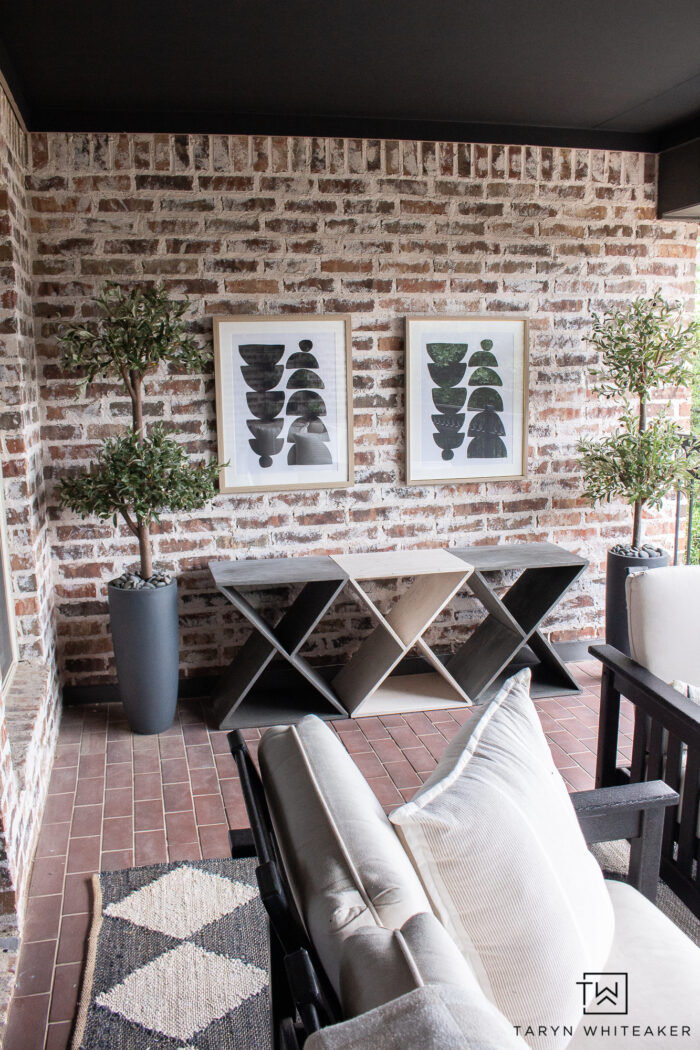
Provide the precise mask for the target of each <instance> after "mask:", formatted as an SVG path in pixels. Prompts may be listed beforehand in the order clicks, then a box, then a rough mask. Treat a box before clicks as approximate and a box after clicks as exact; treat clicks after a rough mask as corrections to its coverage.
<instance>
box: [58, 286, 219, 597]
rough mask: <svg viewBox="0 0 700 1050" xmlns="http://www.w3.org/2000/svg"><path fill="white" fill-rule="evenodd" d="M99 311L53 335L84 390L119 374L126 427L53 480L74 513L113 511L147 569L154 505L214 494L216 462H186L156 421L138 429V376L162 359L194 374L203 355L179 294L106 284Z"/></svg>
mask: <svg viewBox="0 0 700 1050" xmlns="http://www.w3.org/2000/svg"><path fill="white" fill-rule="evenodd" d="M94 302H95V303H96V304H97V306H98V308H99V312H100V316H99V317H98V319H97V320H96V321H95V322H94V323H90V324H87V323H82V324H74V325H71V326H69V327H68V328H66V330H65V331H64V332H63V333H62V335H61V337H60V343H61V348H62V350H63V363H64V366H65V367H66V368H69V369H75V370H80V371H81V372H82V376H83V378H82V380H81V382H80V390H81V392H82V393H83V394H84V393H85V390H86V389H87V388H88V387H89V385H90V383H92V382H93V380H95V379H97V378H101V379H107V380H109V379H119V380H121V382H122V383H123V384H124V388H125V390H126V392H127V394H128V395H129V398H130V400H131V413H132V425H131V428H130V429H129V431H128V432H127V433H126V434H124V435H123V436H120V437H116V438H111V439H108V440H106V441H105V443H104V445H103V447H102V449H101V451H100V452H99V454H98V456H97V459H96V462H95V463H94V465H93V466H92V467H91V468H90V469H89V470H87V471H83V472H82V473H80V474H77V475H76V476H74V477H70V478H64V479H63V480H62V482H61V504H62V505H63V506H66V507H69V508H70V509H71V510H73V511H76V512H77V513H79V514H80V515H81V516H82V517H86V516H88V515H90V514H94V515H96V516H97V517H98V518H101V519H103V520H104V519H107V518H112V520H113V521H114V524H115V525H116V524H117V519H118V516H121V517H122V518H123V519H124V521H125V522H126V524H127V526H128V528H129V530H130V531H131V532H132V533H133V535H134V536H135V537H136V538H137V539H138V543H139V552H140V557H141V571H140V575H141V577H142V578H143V579H144V580H148V579H150V577H151V576H152V575H153V558H152V550H151V535H150V529H151V525H152V524H153V522H154V521H158V517H159V514H160V513H161V512H162V511H166V510H169V511H190V510H195V509H196V508H198V507H201V506H203V505H204V504H205V503H207V502H208V501H209V500H210V499H212V498H213V496H214V495H215V493H216V479H217V476H218V471H219V464H218V463H216V462H212V463H197V464H194V463H191V462H190V460H189V459H188V456H187V453H186V451H185V449H184V448H183V447H182V445H180V444H178V442H177V441H175V440H174V439H173V438H172V437H169V436H168V434H167V433H166V431H165V429H164V428H163V426H162V425H161V424H155V425H154V426H153V427H151V428H150V431H149V432H146V430H145V428H144V421H143V393H144V378H145V377H146V376H147V375H148V374H149V373H152V372H154V371H155V370H156V369H157V368H158V366H159V364H160V363H161V361H167V362H170V363H172V364H174V365H175V366H177V367H178V368H180V369H182V371H185V372H201V371H202V370H203V369H204V368H205V367H206V366H207V364H208V362H209V360H210V358H211V353H210V351H209V350H207V349H206V348H203V347H201V346H198V344H197V343H196V342H195V340H194V339H193V338H192V336H191V335H190V334H189V333H188V331H187V322H186V321H185V319H184V315H185V313H186V311H187V309H188V306H189V303H188V301H187V300H184V301H181V300H173V299H170V298H169V297H168V294H167V292H166V290H165V288H164V287H163V286H157V287H146V288H141V287H138V286H137V287H134V288H132V289H130V290H128V291H127V290H125V289H124V288H122V287H121V286H120V285H118V284H115V283H111V282H110V283H108V284H106V285H105V287H104V289H103V290H102V292H101V293H100V295H99V296H97V298H96V299H95V300H94Z"/></svg>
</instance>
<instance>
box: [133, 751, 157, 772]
mask: <svg viewBox="0 0 700 1050" xmlns="http://www.w3.org/2000/svg"><path fill="white" fill-rule="evenodd" d="M133 765H134V773H155V774H156V775H157V776H160V758H159V756H158V752H157V751H136V750H134V762H133Z"/></svg>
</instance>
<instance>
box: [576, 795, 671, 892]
mask: <svg viewBox="0 0 700 1050" xmlns="http://www.w3.org/2000/svg"><path fill="white" fill-rule="evenodd" d="M678 797H679V796H678V792H677V791H674V790H673V789H672V788H670V787H669V786H668V784H665V783H664V781H663V780H649V781H645V782H644V783H641V784H620V785H618V786H616V787H607V788H597V789H596V790H595V791H577V792H575V793H574V794H573V795H572V796H571V801H572V803H573V806H574V809H575V810H576V815H577V816H578V820H579V824H580V825H581V830H582V831H583V834H584V836H585V839H586V842H588V843H593V842H611V841H612V840H614V839H630V840H631V850H630V868H629V875H628V879H629V882H630V883H631V884H632V885H633V886H635V887H636V888H637V889H638V890H639V891H640V893H643V894H644V896H645V897H648V898H649V900H651V901H654V900H655V899H656V888H657V884H658V879H659V865H660V863H661V839H662V835H663V828H664V816H665V813H666V810H667V808H668V807H669V806H674V805H677V803H678Z"/></svg>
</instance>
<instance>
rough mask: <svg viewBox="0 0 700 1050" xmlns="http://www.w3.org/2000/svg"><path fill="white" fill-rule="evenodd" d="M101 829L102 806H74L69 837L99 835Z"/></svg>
mask: <svg viewBox="0 0 700 1050" xmlns="http://www.w3.org/2000/svg"><path fill="white" fill-rule="evenodd" d="M101 827H102V806H101V805H99V806H76V807H75V809H74V810H73V824H72V825H71V835H72V836H73V838H78V837H79V836H80V835H99V833H100V829H101Z"/></svg>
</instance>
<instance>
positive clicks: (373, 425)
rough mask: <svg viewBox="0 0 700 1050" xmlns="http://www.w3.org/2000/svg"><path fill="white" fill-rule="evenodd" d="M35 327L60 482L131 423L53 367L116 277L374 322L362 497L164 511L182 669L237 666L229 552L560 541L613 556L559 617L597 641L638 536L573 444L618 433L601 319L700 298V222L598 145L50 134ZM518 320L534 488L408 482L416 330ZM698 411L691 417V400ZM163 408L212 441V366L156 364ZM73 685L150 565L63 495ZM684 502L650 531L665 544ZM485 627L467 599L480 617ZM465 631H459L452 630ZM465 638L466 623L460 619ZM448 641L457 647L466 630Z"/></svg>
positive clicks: (201, 300)
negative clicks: (115, 593) (407, 366)
mask: <svg viewBox="0 0 700 1050" xmlns="http://www.w3.org/2000/svg"><path fill="white" fill-rule="evenodd" d="M27 188H28V205H29V208H30V212H31V227H32V253H33V274H34V286H33V295H34V316H35V324H36V331H37V339H38V350H39V356H40V358H41V360H42V362H43V381H42V412H43V438H44V450H45V463H46V473H47V478H48V479H49V484H50V486H52V485H53V482H54V480H55V479H56V478H57V477H58V476H60V475H61V474H62V473H63V472H64V471H65V470H66V469H69V468H71V467H73V466H76V465H82V466H84V465H87V464H88V463H89V462H90V460H91V458H92V456H94V454H95V452H96V450H97V448H98V446H99V442H100V440H101V439H102V438H103V437H105V436H106V435H108V434H111V433H113V432H114V431H115V429H116V428H117V427H118V426H119V425H120V424H121V423H122V422H124V421H125V420H126V418H127V415H128V404H127V402H126V400H125V398H124V397H123V395H122V394H121V392H120V391H119V389H118V388H116V387H111V386H108V385H104V384H103V385H98V386H97V387H96V388H95V389H94V390H93V392H92V396H91V398H89V399H86V400H83V401H80V400H78V401H76V400H75V399H74V393H75V386H74V384H73V383H72V382H71V381H69V380H68V379H67V378H66V376H65V375H64V374H63V372H62V371H61V368H60V364H59V361H58V359H57V348H56V333H57V330H58V328H59V327H60V324H61V323H62V322H65V321H66V320H72V319H75V318H76V317H89V316H90V315H91V312H92V307H91V304H90V296H91V295H93V294H94V292H95V290H96V289H97V288H98V287H99V286H100V284H101V283H102V282H103V281H104V280H105V279H107V278H113V279H116V280H119V281H124V282H132V281H140V282H143V281H156V280H164V281H165V283H166V285H167V287H168V288H169V290H170V291H171V292H172V293H173V294H174V295H182V294H187V295H189V296H190V297H191V299H192V301H193V304H194V316H195V323H194V327H195V330H196V332H197V333H199V335H200V337H201V339H202V340H203V341H206V342H210V341H211V315H212V314H214V313H230V314H235V313H258V312H259V313H282V312H295V311H309V312H322V311H326V312H334V311H344V312H349V313H351V314H352V316H353V374H354V410H355V435H356V436H355V465H356V484H355V487H354V488H353V489H352V490H350V491H347V490H331V491H322V492H308V491H307V492H299V493H284V494H275V493H264V494H253V495H250V496H220V497H218V498H217V500H216V501H215V503H214V505H213V506H212V507H211V508H209V509H207V510H205V511H202V512H199V513H196V514H192V515H189V516H188V515H180V516H178V517H177V519H173V518H169V517H167V516H166V517H165V518H164V519H163V523H162V527H161V529H160V530H159V533H158V535H157V537H156V541H155V546H156V561H158V562H160V563H161V564H163V565H165V566H167V567H168V568H170V569H172V570H174V571H176V572H177V573H178V576H179V579H180V587H181V628H182V661H183V673H185V674H193V673H199V672H206V671H208V670H213V669H214V668H216V667H219V666H221V665H222V664H223V663H224V662H225V660H226V659H227V658H228V657H229V655H230V652H231V645H232V643H233V642H237V641H240V638H241V634H240V633H239V631H238V628H239V626H240V621H239V620H238V618H237V616H236V614H235V613H234V612H233V610H231V608H230V607H229V606H227V605H226V604H225V603H224V601H223V600H222V599H220V598H219V597H218V596H217V595H216V594H215V593H214V592H213V591H212V587H211V583H210V580H209V576H208V573H207V570H206V564H207V561H208V560H209V559H212V558H242V557H249V556H252V557H266V556H272V555H274V554H294V553H299V554H305V553H312V552H318V551H345V550H371V549H381V548H390V547H394V546H398V547H416V546H427V547H430V546H434V545H440V544H453V545H456V544H466V543H472V542H476V543H481V542H494V541H496V540H505V541H509V542H512V541H516V540H551V541H554V542H556V543H561V544H564V545H566V546H568V547H570V548H571V549H572V550H575V551H578V552H580V553H582V554H584V555H586V556H588V557H589V558H590V559H591V561H592V565H591V568H590V570H589V571H588V573H587V574H586V576H585V578H584V579H583V580H582V582H581V583H580V584H579V585H578V586H577V587H576V588H575V589H574V590H573V591H572V593H571V595H570V596H569V598H568V599H567V600H566V601H565V602H564V603H563V605H562V606H560V607H559V609H558V610H557V612H556V614H555V615H554V617H553V619H552V621H551V623H550V625H549V626H550V628H551V631H552V636H553V637H554V638H555V639H557V638H558V639H569V638H574V637H576V638H578V637H586V636H592V635H594V634H595V633H596V632H598V631H599V629H600V623H601V599H602V580H603V574H602V563H603V558H604V552H605V549H606V547H607V546H608V545H610V543H611V542H613V541H615V540H617V539H618V538H620V537H622V536H626V535H627V533H628V522H629V514H628V511H627V510H626V508H624V507H622V506H620V505H613V506H612V507H605V508H603V509H598V510H595V511H594V510H592V509H590V508H588V507H587V506H586V505H585V504H584V503H583V501H582V500H581V497H580V492H581V478H580V471H579V468H578V465H577V462H576V457H575V453H574V448H575V444H576V441H577V439H578V437H579V436H580V435H581V434H584V433H590V432H592V431H597V430H599V429H600V428H601V427H603V428H604V427H607V426H609V425H610V410H609V408H608V407H607V406H601V405H600V404H598V403H597V402H596V401H595V400H593V399H591V398H590V397H589V396H588V393H587V387H586V380H585V366H586V364H587V362H589V361H590V359H591V354H590V351H589V349H588V348H587V346H586V344H585V343H584V342H583V341H582V337H583V335H584V334H585V333H586V331H587V330H588V329H589V325H590V314H591V311H592V310H598V311H600V310H605V309H606V308H608V307H610V306H612V305H616V304H621V303H623V302H626V301H628V300H629V299H630V298H631V297H633V296H634V295H637V294H640V293H651V292H653V290H654V289H655V288H657V287H661V288H662V289H663V290H664V292H665V293H666V294H667V295H670V296H674V297H679V296H680V297H682V298H684V299H685V300H687V301H688V302H689V303H690V301H691V297H692V294H693V276H694V266H695V233H696V231H695V226H694V225H693V224H692V223H680V222H679V223H670V222H661V221H657V220H656V219H655V158H653V157H651V156H644V155H640V154H630V153H627V154H623V153H613V152H602V151H590V150H571V149H551V148H529V147H520V146H517V147H512V146H511V147H504V146H482V145H452V144H449V143H447V144H445V143H439V144H436V143H418V142H378V141H359V140H336V139H330V140H328V139H290V138H272V139H270V138H267V137H240V136H235V137H227V136H206V135H192V136H170V137H169V136H167V135H154V136H149V135H72V136H69V135H49V136H46V135H33V136H32V137H31V160H30V175H29V177H28V180H27ZM447 312H449V313H460V312H465V313H482V314H497V313H499V312H515V313H521V314H523V315H527V316H528V317H529V318H530V320H531V325H530V447H529V463H530V476H529V478H528V479H527V481H526V482H524V483H520V482H516V483H513V482H504V483H498V484H478V485H476V484H472V485H442V486H425V487H411V488H409V487H407V486H406V485H405V475H404V467H403V456H404V436H403V407H404V406H403V383H404V363H403V319H404V317H405V315H406V314H415V313H435V314H441V313H447ZM677 409H678V410H679V411H680V410H682V409H683V401H682V400H681V401H679V402H678V405H677ZM147 411H148V415H149V418H150V419H156V418H158V419H160V418H162V419H164V420H166V421H168V422H171V423H173V424H174V425H176V426H177V427H178V428H179V430H180V436H181V440H182V441H184V442H186V443H187V445H188V447H189V448H190V449H191V450H192V451H193V452H196V453H201V454H205V455H209V454H214V451H215V437H214V391H213V379H212V377H211V376H210V375H208V376H205V377H179V376H177V375H175V374H170V373H167V374H166V373H161V374H159V375H158V376H157V377H155V378H154V379H153V380H152V381H151V383H150V386H149V392H148V409H147ZM50 515H51V533H52V535H51V539H52V547H53V552H54V555H55V570H56V609H57V627H58V635H59V654H60V662H61V667H62V670H63V675H64V678H65V681H67V682H70V683H81V682H82V683H87V682H97V681H101V680H105V679H107V678H109V677H110V676H111V674H112V664H111V644H110V639H109V635H108V628H107V615H106V604H105V587H106V582H107V580H108V579H110V577H112V576H113V575H115V574H116V573H118V572H119V571H121V568H122V565H123V564H124V563H125V562H126V563H130V564H133V563H134V561H135V552H134V546H133V544H132V542H131V538H130V536H129V535H128V534H127V533H126V531H125V530H124V529H121V530H120V532H119V535H118V537H117V539H116V542H115V540H114V539H113V533H112V529H111V527H110V526H109V525H104V524H98V523H94V522H89V523H83V522H81V521H80V519H79V518H77V517H74V516H72V515H70V514H68V513H65V512H59V511H58V510H57V509H56V506H55V502H53V500H52V502H51V505H50ZM670 529H671V518H670V514H669V513H668V512H666V513H664V514H660V515H656V516H650V525H649V530H648V535H649V537H650V538H651V537H653V538H654V539H657V540H665V541H666V542H669V540H670ZM471 615H472V613H471V611H470V609H469V608H468V607H466V606H465V607H464V608H463V609H462V610H460V612H459V613H458V617H459V619H460V621H464V620H468V619H469V618H470V616H471ZM352 617H353V610H352V609H351V608H349V607H343V608H337V609H336V610H334V613H332V614H331V616H330V618H329V621H328V626H327V630H326V632H325V634H324V635H323V637H322V639H321V641H320V644H319V647H318V655H319V656H326V657H327V656H328V655H329V654H332V653H333V651H334V650H336V649H338V648H340V647H342V646H344V645H346V644H349V643H350V642H351V639H352V635H353V634H354V632H355V629H356V628H357V626H358V624H357V622H356V619H355V620H353V619H352ZM443 626H444V624H443ZM448 626H449V625H448ZM445 637H446V638H447V637H448V636H447V635H446V636H445Z"/></svg>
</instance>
